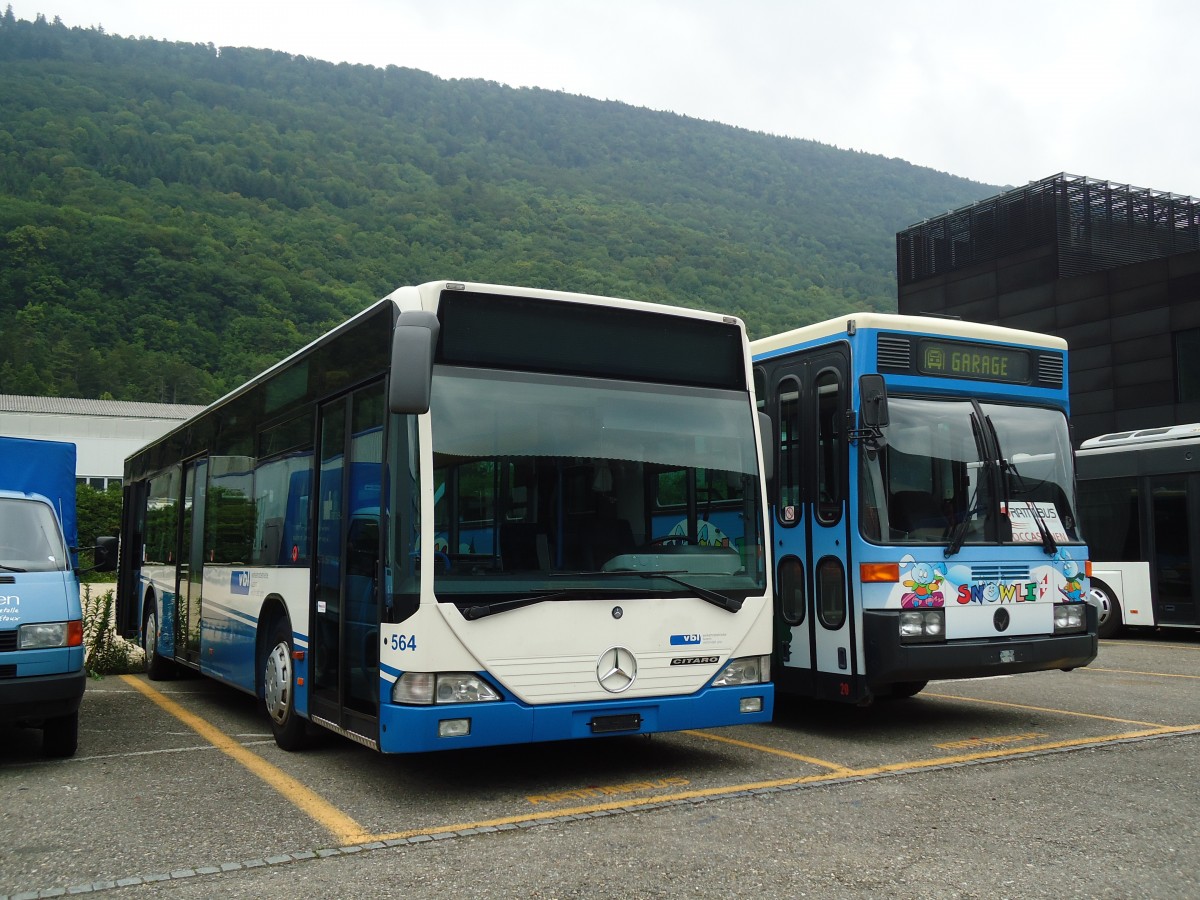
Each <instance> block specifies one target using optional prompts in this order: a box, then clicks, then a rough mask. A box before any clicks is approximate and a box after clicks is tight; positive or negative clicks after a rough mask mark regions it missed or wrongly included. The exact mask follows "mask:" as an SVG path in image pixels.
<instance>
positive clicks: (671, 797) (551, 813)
mask: <svg viewBox="0 0 1200 900" xmlns="http://www.w3.org/2000/svg"><path fill="white" fill-rule="evenodd" d="M1197 731H1200V724H1196V725H1187V726H1178V727H1172V726H1169V725H1162V726H1156V727H1153V728H1148V729H1145V730H1142V731H1127V732H1123V733H1121V734H1109V735H1103V736H1101V737H1091V738H1077V739H1074V740H1068V741H1052V742H1048V743H1044V744H1037V745H1034V746H1030V747H1019V748H1016V747H1014V748H1010V749H1006V750H991V751H984V752H980V753H964V754H958V755H954V756H942V757H937V758H934V759H922V760H913V761H910V762H896V763H888V764H886V765H881V766H870V767H867V768H862V769H841V770H839V771H835V772H826V773H823V774H820V775H803V776H799V777H795V778H776V779H772V780H770V781H755V782H750V783H748V784H734V785H728V786H726V787H715V788H700V789H696V790H691V791H678V792H676V793H674V794H658V795H656V796H653V797H637V798H627V799H624V800H615V801H610V802H606V803H592V804H587V805H585V806H572V807H569V808H565V809H555V810H546V811H545V812H540V813H525V814H522V815H516V816H502V817H499V818H495V819H486V820H483V821H479V822H463V823H459V824H455V825H437V826H433V827H429V828H414V829H410V830H408V831H397V832H392V833H390V834H377V835H374V836H372V838H371V840H375V841H384V840H403V839H405V838H411V837H417V836H419V835H433V834H446V833H449V832H455V831H467V830H471V829H477V828H488V827H491V828H495V827H498V826H501V825H516V824H518V823H520V822H537V821H545V820H549V819H557V818H559V817H561V816H581V815H587V814H589V813H596V812H604V811H608V810H618V809H630V808H632V807H637V806H650V805H653V804H657V803H670V802H672V801H676V800H693V799H700V798H715V797H721V796H728V795H731V794H739V793H744V792H746V791H755V790H765V789H770V788H784V787H794V786H799V785H802V784H819V783H821V782H826V781H839V780H842V779H846V778H850V779H855V778H868V777H871V776H873V775H885V774H888V773H890V772H905V771H909V770H920V769H931V768H937V767H940V766H947V765H953V764H956V763H957V764H961V763H968V762H978V761H984V760H991V759H1004V758H1005V757H1010V756H1022V755H1025V754H1028V753H1035V752H1038V751H1047V750H1063V749H1069V748H1077V747H1088V746H1094V745H1098V744H1107V743H1111V742H1113V741H1120V740H1136V739H1138V738H1147V737H1157V736H1159V735H1165V734H1187V733H1189V732H1190V733H1195V732H1197ZM689 733H690V732H689ZM747 746H753V745H747ZM765 749H768V750H769V749H770V748H765Z"/></svg>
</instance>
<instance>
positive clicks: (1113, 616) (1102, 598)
mask: <svg viewBox="0 0 1200 900" xmlns="http://www.w3.org/2000/svg"><path fill="white" fill-rule="evenodd" d="M1091 598H1092V600H1093V601H1094V602H1095V604H1096V611H1097V614H1098V618H1099V624H1098V626H1097V628H1096V634H1097V635H1098V636H1099V637H1102V638H1113V637H1116V636H1117V635H1118V634H1120V633H1121V625H1122V624H1123V623H1122V621H1121V618H1122V614H1121V601H1120V600H1119V599H1117V593H1116V591H1114V590H1113V589H1112V588H1110V587H1109V586H1108V585H1107V584H1105V583H1104V582H1103V581H1100V580H1099V579H1098V578H1093V579H1092V591H1091Z"/></svg>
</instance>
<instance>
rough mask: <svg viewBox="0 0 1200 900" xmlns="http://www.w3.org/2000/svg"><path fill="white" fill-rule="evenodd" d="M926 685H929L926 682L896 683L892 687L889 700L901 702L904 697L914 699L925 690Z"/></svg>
mask: <svg viewBox="0 0 1200 900" xmlns="http://www.w3.org/2000/svg"><path fill="white" fill-rule="evenodd" d="M927 684H929V682H928V681H897V682H896V683H895V684H893V685H892V693H891V698H892V699H893V700H903V699H905V698H906V697H915V696H917V694H919V693H921V691H923V690H925V685H927Z"/></svg>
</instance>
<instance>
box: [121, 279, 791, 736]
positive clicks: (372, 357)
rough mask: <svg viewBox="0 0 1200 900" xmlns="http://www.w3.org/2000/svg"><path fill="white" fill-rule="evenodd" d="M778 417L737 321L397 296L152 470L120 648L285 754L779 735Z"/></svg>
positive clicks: (220, 412)
mask: <svg viewBox="0 0 1200 900" xmlns="http://www.w3.org/2000/svg"><path fill="white" fill-rule="evenodd" d="M752 387H753V386H752V380H751V374H750V360H749V346H748V343H747V340H746V336H745V329H744V326H743V324H742V322H741V321H740V320H739V319H736V318H733V317H728V316H721V315H716V314H712V313H704V312H697V311H691V310H685V309H677V308H670V307H663V306H656V305H651V304H646V303H639V302H634V301H628V300H618V299H610V298H604V297H594V296H585V295H580V294H568V293H561V292H553V291H545V290H530V289H522V288H513V287H502V286H496V285H487V284H468V283H461V282H435V283H430V284H424V285H421V286H419V287H404V288H400V289H398V290H396V291H394V292H393V293H392V294H390V295H389V296H387V297H385V298H384V299H383V300H381V301H379V302H378V303H376V304H375V305H373V306H371V307H370V308H369V309H366V310H364V311H363V312H362V313H360V314H359V315H357V316H355V317H353V318H352V319H350V320H349V321H348V322H346V323H345V324H343V325H342V326H340V327H338V328H336V329H334V330H333V331H331V332H330V333H329V334H327V335H325V336H324V337H322V338H320V339H319V340H317V341H316V342H314V343H313V344H311V345H309V346H307V347H305V348H304V349H302V350H300V351H298V352H297V353H295V354H294V355H292V356H291V357H289V358H287V359H286V360H284V361H282V362H280V363H279V364H277V365H275V366H274V367H272V368H271V369H269V370H267V371H266V372H264V373H263V374H261V375H259V376H258V377H256V378H254V379H253V380H251V381H250V382H249V383H247V384H246V385H244V386H243V387H241V388H239V389H237V390H235V391H233V392H232V393H230V394H229V395H228V396H226V397H224V398H222V399H221V400H218V401H217V402H216V403H214V404H213V405H212V406H210V407H208V408H207V409H205V410H204V411H202V412H201V413H200V414H199V415H197V416H196V417H195V418H193V419H191V420H190V421H187V422H184V423H182V424H181V425H180V426H179V427H177V428H176V429H174V430H173V431H172V432H170V433H169V434H167V435H165V436H164V437H162V438H161V439H159V440H157V441H155V442H154V443H152V444H150V445H148V446H146V447H145V448H143V449H142V450H141V451H139V452H138V453H136V454H135V455H133V456H131V457H130V458H129V459H128V460H127V461H126V465H125V491H126V494H125V512H124V521H123V526H122V540H123V546H124V548H125V551H124V553H123V554H122V561H121V569H120V575H119V584H118V601H119V612H120V615H121V617H122V622H123V625H124V627H125V629H126V631H127V632H130V633H138V634H140V639H141V641H142V643H143V646H144V647H145V649H146V653H147V658H148V672H149V676H150V678H152V679H157V678H162V677H166V676H168V675H170V674H171V672H172V670H174V669H176V668H178V667H185V668H189V669H193V670H197V671H199V672H201V673H203V674H206V675H210V676H212V677H213V678H216V679H218V680H220V681H222V682H225V683H227V684H230V685H233V686H235V687H237V688H240V689H242V690H244V691H247V692H250V693H253V694H256V695H257V696H259V697H260V698H262V700H263V703H264V706H265V708H266V712H267V713H268V715H269V717H270V720H271V726H272V729H273V731H274V734H275V737H276V740H277V742H278V743H279V745H280V746H281V747H283V748H284V749H296V748H299V747H300V746H302V745H303V743H304V739H305V737H306V735H307V733H308V730H309V729H310V728H311V727H312V726H313V725H319V726H323V727H324V728H327V729H330V730H332V731H334V732H337V733H339V734H342V735H344V736H346V737H348V738H350V739H352V740H355V741H358V742H359V743H362V744H365V745H366V746H369V747H372V748H375V749H377V750H379V751H382V752H385V753H403V752H414V751H426V750H434V749H440V748H451V747H469V746H482V745H494V744H502V743H519V742H528V741H549V740H557V739H564V738H581V737H590V736H596V735H610V734H644V733H651V732H660V731H670V730H676V729H684V728H704V727H711V726H719V725H734V724H742V723H751V722H764V721H768V720H769V719H770V716H771V712H772V704H773V693H772V690H773V688H772V685H771V683H770V667H769V666H770V653H771V627H772V623H771V599H770V598H771V592H770V573H769V571H768V567H767V566H766V563H765V558H766V554H765V534H766V530H767V521H766V513H765V492H764V486H763V479H762V475H761V473H760V471H759V469H760V460H761V456H760V453H761V448H760V443H759V440H760V439H759V423H758V415H757V414H756V411H755V400H754V395H753V390H752ZM718 510H719V511H720V513H721V519H720V523H719V527H718V526H717V524H716V523H714V522H712V521H710V518H711V516H712V514H713V513H714V512H715V511H718ZM718 531H719V533H720V539H719V540H714V539H713V536H714V534H716V533H717V532H718Z"/></svg>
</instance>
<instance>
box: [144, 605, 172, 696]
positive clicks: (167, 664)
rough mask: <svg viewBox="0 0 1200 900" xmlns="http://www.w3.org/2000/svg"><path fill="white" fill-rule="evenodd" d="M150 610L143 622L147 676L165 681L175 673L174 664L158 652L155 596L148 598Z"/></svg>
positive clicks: (153, 679) (154, 679)
mask: <svg viewBox="0 0 1200 900" xmlns="http://www.w3.org/2000/svg"><path fill="white" fill-rule="evenodd" d="M147 605H148V606H149V610H147V612H146V621H144V622H143V623H142V649H143V650H144V651H145V652H146V677H147V678H149V679H150V680H151V681H163V680H165V679H167V678H170V677H171V675H172V674H173V670H174V668H175V667H174V666H173V665H172V663H171V660H169V659H167V658H165V657H164V656H163V655H162V654H161V653H159V652H158V611H157V609H156V608H155V605H154V598H153V597H148V598H147Z"/></svg>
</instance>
